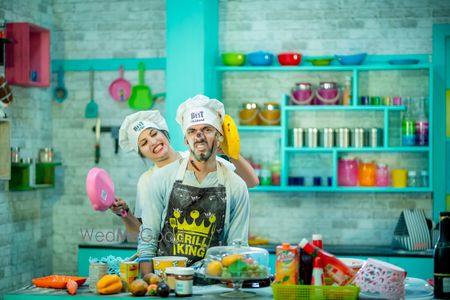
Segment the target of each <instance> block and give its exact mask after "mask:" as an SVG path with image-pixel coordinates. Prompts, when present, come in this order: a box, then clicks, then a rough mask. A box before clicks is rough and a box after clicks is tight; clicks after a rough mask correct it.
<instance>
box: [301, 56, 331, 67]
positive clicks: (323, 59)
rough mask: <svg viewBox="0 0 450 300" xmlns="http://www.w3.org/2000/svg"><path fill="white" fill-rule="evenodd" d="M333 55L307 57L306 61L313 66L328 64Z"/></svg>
mask: <svg viewBox="0 0 450 300" xmlns="http://www.w3.org/2000/svg"><path fill="white" fill-rule="evenodd" d="M333 59H334V57H331V56H318V57H309V58H307V59H306V61H308V62H310V63H311V64H312V65H313V66H328V65H330V63H331V61H332V60H333Z"/></svg>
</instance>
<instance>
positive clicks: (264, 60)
mask: <svg viewBox="0 0 450 300" xmlns="http://www.w3.org/2000/svg"><path fill="white" fill-rule="evenodd" d="M247 60H248V62H249V64H251V65H252V66H270V65H271V64H272V62H273V54H272V53H270V52H264V51H258V52H252V53H249V54H247Z"/></svg>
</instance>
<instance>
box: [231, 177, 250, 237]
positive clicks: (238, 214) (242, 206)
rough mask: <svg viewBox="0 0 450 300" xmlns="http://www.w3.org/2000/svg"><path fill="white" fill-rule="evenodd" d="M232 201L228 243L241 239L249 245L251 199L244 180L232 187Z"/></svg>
mask: <svg viewBox="0 0 450 300" xmlns="http://www.w3.org/2000/svg"><path fill="white" fill-rule="evenodd" d="M241 181H242V180H241ZM230 201H231V203H230V224H229V229H228V234H227V237H226V242H227V245H230V244H231V243H232V242H233V241H234V240H241V241H242V244H243V245H248V226H249V222H250V199H249V194H248V190H247V186H246V185H245V183H244V182H243V181H242V184H239V185H234V187H232V192H231V200H230Z"/></svg>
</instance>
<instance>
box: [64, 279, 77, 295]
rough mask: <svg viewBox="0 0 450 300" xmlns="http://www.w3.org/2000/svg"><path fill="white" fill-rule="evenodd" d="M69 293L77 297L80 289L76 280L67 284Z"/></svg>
mask: <svg viewBox="0 0 450 300" xmlns="http://www.w3.org/2000/svg"><path fill="white" fill-rule="evenodd" d="M66 288H67V292H68V293H69V294H71V295H75V294H76V293H77V289H78V283H77V282H76V281H75V280H72V279H70V280H69V281H68V282H67V284H66Z"/></svg>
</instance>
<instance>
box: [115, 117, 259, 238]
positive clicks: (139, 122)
mask: <svg viewBox="0 0 450 300" xmlns="http://www.w3.org/2000/svg"><path fill="white" fill-rule="evenodd" d="M168 131H169V130H168V127H167V124H166V121H165V120H164V118H163V117H162V116H161V114H160V113H159V111H157V110H149V111H140V112H136V113H134V114H131V115H129V116H127V117H126V118H125V120H124V121H123V123H122V125H121V126H120V130H119V144H120V147H121V148H122V149H123V150H124V151H127V152H131V151H135V152H136V153H138V154H139V155H140V156H141V157H142V158H144V159H145V158H148V159H150V160H151V161H152V162H153V163H154V166H153V167H152V168H150V169H149V170H148V171H146V172H144V173H143V174H142V175H141V177H140V178H139V181H138V185H137V194H136V198H137V201H136V205H135V212H134V214H133V213H131V212H130V211H129V208H128V205H127V203H126V202H125V201H124V200H123V199H121V198H116V200H117V202H116V204H115V205H114V206H113V207H112V208H111V210H112V211H113V212H114V213H115V214H117V215H121V211H122V210H126V211H127V212H128V215H127V217H125V218H122V220H123V223H124V224H125V226H126V229H127V231H128V232H129V233H131V234H136V235H137V234H138V233H139V227H140V226H141V224H142V220H141V216H142V210H141V208H142V207H143V206H144V205H143V203H144V201H145V198H146V197H145V195H142V194H141V190H142V185H143V182H145V181H146V178H148V177H151V176H152V174H153V172H154V171H155V170H156V169H158V168H162V167H164V166H166V165H168V164H170V163H172V162H174V161H176V160H178V159H181V158H182V157H187V156H188V155H189V153H188V152H177V151H175V150H174V149H173V148H172V147H171V146H170V139H169V132H168ZM218 160H219V161H220V162H221V163H222V164H224V165H225V166H226V167H227V168H229V169H231V170H232V171H235V172H236V174H237V175H239V176H240V177H241V178H242V179H243V180H244V181H245V183H246V184H247V187H249V188H251V187H254V186H256V185H258V184H259V180H258V177H257V176H256V174H255V172H254V170H253V168H252V166H251V165H250V164H249V163H248V161H246V160H245V159H244V158H243V157H242V156H241V155H239V158H238V159H237V160H234V159H232V158H230V160H231V162H232V163H230V162H228V161H226V160H224V159H222V158H219V157H218Z"/></svg>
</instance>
